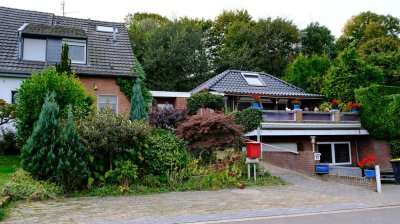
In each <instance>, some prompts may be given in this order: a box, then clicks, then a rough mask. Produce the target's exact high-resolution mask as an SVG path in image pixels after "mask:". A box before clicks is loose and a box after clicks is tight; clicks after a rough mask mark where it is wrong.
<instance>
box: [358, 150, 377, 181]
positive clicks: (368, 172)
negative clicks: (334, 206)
mask: <svg viewBox="0 0 400 224" xmlns="http://www.w3.org/2000/svg"><path fill="white" fill-rule="evenodd" d="M375 164H376V157H374V156H371V155H368V156H367V157H364V158H363V159H362V160H361V162H358V166H359V167H360V168H361V169H363V170H364V174H365V177H366V178H373V177H375Z"/></svg>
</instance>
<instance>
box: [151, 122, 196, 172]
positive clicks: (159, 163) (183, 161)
mask: <svg viewBox="0 0 400 224" xmlns="http://www.w3.org/2000/svg"><path fill="white" fill-rule="evenodd" d="M147 144H148V148H147V149H146V150H145V151H144V163H145V166H146V173H147V174H153V175H156V176H165V177H168V176H169V174H170V173H171V172H172V171H175V170H176V171H179V170H181V169H183V168H185V167H186V165H187V163H188V156H189V155H188V151H187V149H186V146H185V143H184V142H183V141H182V140H180V139H178V138H177V137H176V136H175V135H174V134H172V133H171V132H169V131H166V130H163V129H154V130H153V132H152V135H151V136H150V138H149V139H148V142H147Z"/></svg>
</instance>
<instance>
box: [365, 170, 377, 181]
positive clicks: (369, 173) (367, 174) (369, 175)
mask: <svg viewBox="0 0 400 224" xmlns="http://www.w3.org/2000/svg"><path fill="white" fill-rule="evenodd" d="M364 174H365V177H366V178H368V179H371V178H374V177H375V170H364Z"/></svg>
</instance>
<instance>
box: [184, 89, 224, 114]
mask: <svg viewBox="0 0 400 224" xmlns="http://www.w3.org/2000/svg"><path fill="white" fill-rule="evenodd" d="M203 104H204V107H206V108H211V109H213V110H217V111H220V110H222V109H223V108H224V98H223V97H222V96H220V95H215V94H211V93H204V92H202V93H196V94H194V95H192V96H190V97H189V98H188V99H187V108H188V113H189V114H190V115H194V114H196V113H197V110H198V109H199V108H201V107H202V105H203Z"/></svg>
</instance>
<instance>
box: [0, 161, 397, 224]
mask: <svg viewBox="0 0 400 224" xmlns="http://www.w3.org/2000/svg"><path fill="white" fill-rule="evenodd" d="M267 166H268V168H269V170H271V172H272V173H273V174H274V175H278V176H281V177H283V178H285V179H286V180H288V181H289V182H291V183H293V185H287V186H273V187H257V188H247V189H244V190H239V189H232V190H230V189H226V190H220V191H197V192H172V193H164V194H153V195H146V196H119V197H88V198H68V199H63V200H57V201H45V202H30V203H19V204H18V205H17V206H16V208H14V209H13V210H12V212H11V214H10V218H8V219H7V220H5V223H184V222H186V223H187V222H201V221H211V220H221V219H233V218H237V219H240V218H249V217H262V216H274V215H285V214H302V213H308V212H322V211H335V210H343V209H356V208H370V207H376V206H382V205H393V204H400V186H395V185H384V186H383V193H382V194H378V193H375V192H373V191H368V190H364V189H358V188H353V187H350V186H346V185H341V184H336V183H331V182H323V181H319V180H314V179H311V178H309V177H306V176H303V175H301V174H297V173H295V172H292V171H288V170H285V169H280V168H278V167H274V166H270V165H267Z"/></svg>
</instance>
